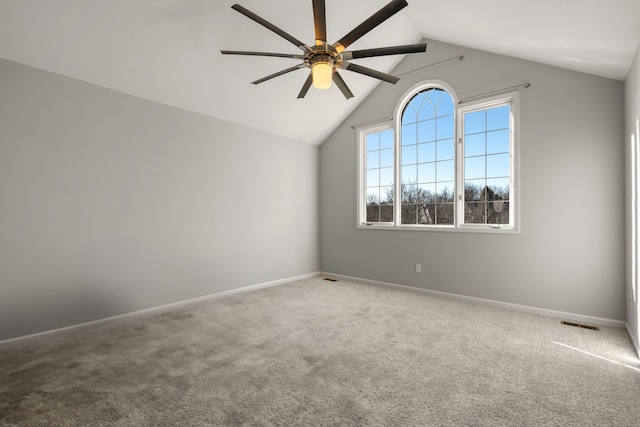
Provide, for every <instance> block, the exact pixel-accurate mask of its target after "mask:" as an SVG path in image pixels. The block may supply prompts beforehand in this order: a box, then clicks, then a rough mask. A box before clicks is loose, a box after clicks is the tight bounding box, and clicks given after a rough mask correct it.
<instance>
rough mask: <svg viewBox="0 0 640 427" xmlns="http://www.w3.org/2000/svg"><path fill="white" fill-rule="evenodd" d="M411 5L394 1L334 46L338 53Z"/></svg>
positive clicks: (403, 1) (401, 1)
mask: <svg viewBox="0 0 640 427" xmlns="http://www.w3.org/2000/svg"><path fill="white" fill-rule="evenodd" d="M408 5H409V4H408V3H407V2H406V1H405V0H392V1H391V2H390V3H388V4H387V5H386V6H384V7H383V8H382V9H380V10H379V11H377V12H376V13H374V14H373V15H371V16H370V17H369V18H368V19H366V20H365V21H364V22H363V23H362V24H360V25H358V26H357V27H356V28H354V29H353V30H351V32H350V33H349V34H347V35H346V36H344V37H343V38H341V39H340V40H338V41H337V42H336V43H334V44H333V47H335V48H336V50H337V51H338V53H340V52H342V51H343V50H345V49H346V48H347V47H348V46H349V45H350V44H352V43H353V42H355V41H356V40H358V39H359V38H360V37H362V36H364V35H365V34H367V33H368V32H369V31H371V30H373V29H374V28H375V27H377V26H378V25H380V24H381V23H383V22H384V21H386V20H387V19H389V18H391V17H392V16H393V15H395V14H396V13H398V12H399V11H400V10H402V9H403V8H405V7H406V6H408Z"/></svg>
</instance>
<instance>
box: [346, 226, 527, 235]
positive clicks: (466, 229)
mask: <svg viewBox="0 0 640 427" xmlns="http://www.w3.org/2000/svg"><path fill="white" fill-rule="evenodd" d="M357 228H358V229H359V230H397V231H419V232H424V231H427V232H429V231H431V232H433V231H435V232H445V233H484V234H520V232H519V231H518V230H517V229H516V228H515V227H513V226H502V227H492V226H470V225H464V226H460V227H455V226H453V225H409V224H403V225H397V226H396V225H393V224H358V225H357Z"/></svg>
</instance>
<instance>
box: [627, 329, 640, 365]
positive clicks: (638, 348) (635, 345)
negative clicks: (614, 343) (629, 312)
mask: <svg viewBox="0 0 640 427" xmlns="http://www.w3.org/2000/svg"><path fill="white" fill-rule="evenodd" d="M626 325H627V335H629V338H630V339H631V344H633V348H634V349H635V350H636V355H637V356H638V358H640V346H638V341H636V337H635V335H634V334H633V332H632V331H631V327H630V326H629V323H627V324H626Z"/></svg>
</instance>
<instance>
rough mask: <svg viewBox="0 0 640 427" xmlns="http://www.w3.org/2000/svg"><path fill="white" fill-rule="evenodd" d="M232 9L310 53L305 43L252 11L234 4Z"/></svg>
mask: <svg viewBox="0 0 640 427" xmlns="http://www.w3.org/2000/svg"><path fill="white" fill-rule="evenodd" d="M231 9H233V10H236V11H238V12H240V13H241V14H243V15H244V16H246V17H247V18H249V19H252V20H254V21H256V22H257V23H258V24H260V25H262V26H263V27H266V28H268V29H269V30H271V31H273V32H274V33H276V34H277V35H279V36H280V37H282V38H284V39H286V40H288V41H289V42H291V43H293V44H294V45H296V46H297V47H298V48H300V49H301V50H303V51H308V50H309V47H308V46H306V45H305V44H304V43H302V42H301V41H300V40H298V39H297V38H295V37H293V36H292V35H291V34H289V33H287V32H285V31H284V30H281V29H280V28H278V27H276V26H275V25H273V24H272V23H271V22H269V21H267V20H266V19H263V18H261V17H259V16H258V15H256V14H255V13H253V12H251V11H250V10H247V9H245V8H244V7H242V6H240V5H239V4H234V5H233V6H231Z"/></svg>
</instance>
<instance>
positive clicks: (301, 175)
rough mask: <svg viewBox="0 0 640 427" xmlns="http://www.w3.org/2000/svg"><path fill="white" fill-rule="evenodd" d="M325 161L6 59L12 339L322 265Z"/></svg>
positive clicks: (2, 166)
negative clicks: (320, 167) (321, 174)
mask: <svg viewBox="0 0 640 427" xmlns="http://www.w3.org/2000/svg"><path fill="white" fill-rule="evenodd" d="M212 102H224V100H212ZM318 156H319V149H318V147H315V146H311V145H308V144H303V143H300V142H297V141H291V140H285V139H283V138H280V137H277V136H274V135H270V134H266V133H263V132H259V131H256V130H252V129H249V128H246V127H242V126H238V125H235V124H231V123H228V122H224V121H221V120H216V119H212V118H209V117H204V116H201V115H198V114H194V113H190V112H187V111H183V110H179V109H176V108H172V107H167V106H164V105H160V104H156V103H152V102H148V101H145V100H142V99H139V98H135V97H131V96H128V95H124V94H121V93H118V92H114V91H111V90H107V89H104V88H101V87H97V86H93V85H90V84H86V83H82V82H79V81H76V80H72V79H68V78H65V77H61V76H58V75H54V74H51V73H47V72H44V71H40V70H36V69H33V68H29V67H26V66H22V65H18V64H16V63H12V62H8V61H5V60H0V197H1V198H0V340H1V339H6V338H10V337H16V336H21V335H26V334H31V333H35V332H40V331H45V330H50V329H54V328H59V327H64V326H68V325H73V324H78V323H81V322H86V321H91V320H95V319H99V318H104V317H107V316H113V315H117V314H121V313H126V312H131V311H134V310H139V309H144V308H148V307H153V306H157V305H162V304H166V303H172V302H177V301H181V300H185V299H188V298H193V297H198V296H202V295H207V294H212V293H216V292H220V291H225V290H230V289H234V288H239V287H243V286H247V285H254V284H259V283H264V282H268V281H272V280H278V279H283V278H287V277H292V276H297V275H302V274H307V273H313V272H316V271H318V267H319V255H318Z"/></svg>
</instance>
